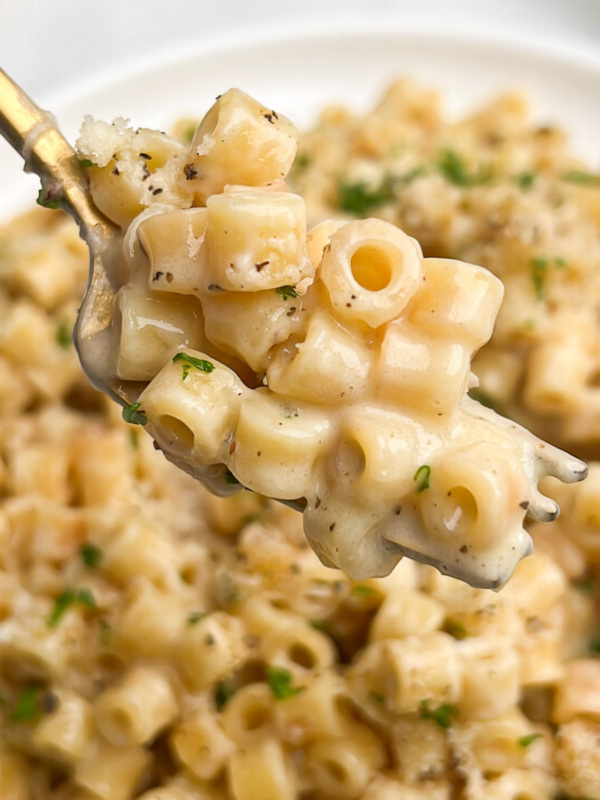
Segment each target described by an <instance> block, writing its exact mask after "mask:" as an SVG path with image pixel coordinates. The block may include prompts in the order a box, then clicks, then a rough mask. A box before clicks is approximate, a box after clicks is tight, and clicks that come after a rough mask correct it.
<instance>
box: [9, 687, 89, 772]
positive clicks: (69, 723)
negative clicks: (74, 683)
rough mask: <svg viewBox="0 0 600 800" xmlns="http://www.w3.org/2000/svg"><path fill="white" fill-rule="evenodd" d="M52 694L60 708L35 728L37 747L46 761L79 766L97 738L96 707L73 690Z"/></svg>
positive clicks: (34, 740)
mask: <svg viewBox="0 0 600 800" xmlns="http://www.w3.org/2000/svg"><path fill="white" fill-rule="evenodd" d="M52 694H53V696H54V698H55V699H56V701H57V704H56V708H55V710H54V711H53V712H52V713H50V714H48V715H46V716H44V717H42V719H41V720H40V721H39V722H38V724H37V725H36V726H35V730H34V732H33V736H32V742H33V745H34V746H35V748H36V749H37V750H39V751H40V752H41V753H42V754H43V755H44V756H46V757H49V758H55V759H56V760H57V761H60V762H62V763H63V764H76V763H77V762H78V761H80V760H81V759H82V758H83V757H84V755H85V753H86V750H87V747H88V745H89V744H90V742H91V741H92V739H93V738H94V735H95V728H94V713H93V707H92V704H91V703H90V702H89V700H86V699H85V698H84V697H82V696H81V695H79V694H77V693H76V692H72V691H70V690H69V689H58V690H56V691H54V692H53V693H52ZM0 785H2V784H1V783H0Z"/></svg>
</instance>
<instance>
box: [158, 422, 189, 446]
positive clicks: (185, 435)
mask: <svg viewBox="0 0 600 800" xmlns="http://www.w3.org/2000/svg"><path fill="white" fill-rule="evenodd" d="M160 425H161V427H163V428H164V429H165V433H166V434H167V435H171V436H172V437H173V438H174V439H175V442H171V443H170V444H179V445H181V446H183V447H185V448H186V449H188V450H192V449H193V447H194V442H195V437H194V434H193V432H192V430H191V428H188V426H187V425H186V424H185V422H182V421H181V420H180V419H177V418H176V417H172V416H170V414H164V415H163V416H162V417H161V418H160Z"/></svg>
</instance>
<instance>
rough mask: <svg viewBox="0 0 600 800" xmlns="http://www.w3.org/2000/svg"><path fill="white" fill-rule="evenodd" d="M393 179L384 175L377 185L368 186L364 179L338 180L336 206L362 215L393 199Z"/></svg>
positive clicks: (350, 212)
mask: <svg viewBox="0 0 600 800" xmlns="http://www.w3.org/2000/svg"><path fill="white" fill-rule="evenodd" d="M393 189H394V179H393V178H392V176H391V175H385V176H384V177H383V179H382V180H381V183H380V184H379V186H377V187H373V188H371V187H369V185H368V184H367V183H365V182H364V181H358V182H357V183H347V182H346V181H344V180H339V182H338V198H337V206H338V208H339V209H340V210H341V211H346V212H347V213H348V214H354V215H356V216H359V217H364V216H365V215H366V214H368V212H369V211H372V210H373V209H375V208H380V207H381V206H384V205H386V204H387V203H391V202H392V201H393V199H394V192H393Z"/></svg>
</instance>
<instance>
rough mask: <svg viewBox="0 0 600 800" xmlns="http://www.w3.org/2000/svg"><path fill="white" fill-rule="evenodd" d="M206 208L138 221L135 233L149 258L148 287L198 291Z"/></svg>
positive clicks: (169, 290) (179, 210)
mask: <svg viewBox="0 0 600 800" xmlns="http://www.w3.org/2000/svg"><path fill="white" fill-rule="evenodd" d="M207 214H208V212H207V211H206V209H205V208H188V209H185V210H182V209H176V210H175V211H165V212H163V213H162V214H153V215H152V216H151V217H148V218H147V219H145V220H144V221H143V222H141V223H140V225H139V226H138V229H137V236H138V239H139V242H140V244H141V246H142V249H143V251H144V253H145V254H146V256H147V257H148V259H149V261H150V271H149V275H148V289H150V290H151V291H153V292H158V291H160V292H174V293H176V294H192V295H193V294H198V293H199V292H200V289H201V288H202V285H203V277H204V276H203V273H202V243H203V241H204V232H205V230H206V223H207Z"/></svg>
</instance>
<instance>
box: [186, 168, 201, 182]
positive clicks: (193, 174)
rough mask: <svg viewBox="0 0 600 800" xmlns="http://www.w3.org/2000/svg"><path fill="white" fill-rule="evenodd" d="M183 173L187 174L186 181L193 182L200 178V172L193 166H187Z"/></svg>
mask: <svg viewBox="0 0 600 800" xmlns="http://www.w3.org/2000/svg"><path fill="white" fill-rule="evenodd" d="M183 171H184V173H185V179H186V181H193V180H194V178H197V177H198V170H197V169H195V167H194V165H193V164H186V165H185V167H184V168H183Z"/></svg>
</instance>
